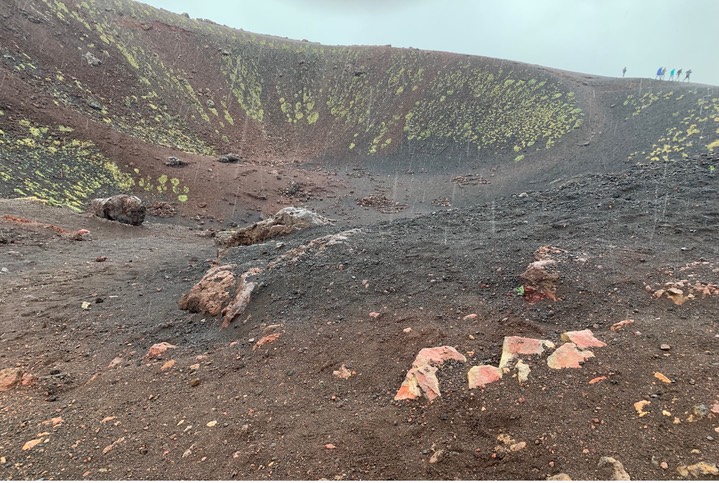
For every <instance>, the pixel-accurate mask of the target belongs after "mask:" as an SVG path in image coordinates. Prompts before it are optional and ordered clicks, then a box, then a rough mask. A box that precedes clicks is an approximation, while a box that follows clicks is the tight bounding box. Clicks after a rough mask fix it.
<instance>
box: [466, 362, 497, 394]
mask: <svg viewBox="0 0 719 483" xmlns="http://www.w3.org/2000/svg"><path fill="white" fill-rule="evenodd" d="M500 379H502V370H501V369H500V368H499V367H494V366H474V367H472V368H471V369H470V370H469V372H468V373H467V380H468V381H469V388H470V389H475V388H477V387H478V388H484V386H486V385H487V384H491V383H493V382H497V381H499V380H500Z"/></svg>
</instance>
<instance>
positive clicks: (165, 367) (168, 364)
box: [160, 359, 176, 372]
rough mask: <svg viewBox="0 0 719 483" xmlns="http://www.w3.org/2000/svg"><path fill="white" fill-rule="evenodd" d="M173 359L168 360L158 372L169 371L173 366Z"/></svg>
mask: <svg viewBox="0 0 719 483" xmlns="http://www.w3.org/2000/svg"><path fill="white" fill-rule="evenodd" d="M175 362H176V361H175V359H170V360H169V361H167V362H165V363H164V364H163V365H162V367H160V370H161V371H162V372H165V371H169V370H170V369H172V368H173V367H174V366H175Z"/></svg>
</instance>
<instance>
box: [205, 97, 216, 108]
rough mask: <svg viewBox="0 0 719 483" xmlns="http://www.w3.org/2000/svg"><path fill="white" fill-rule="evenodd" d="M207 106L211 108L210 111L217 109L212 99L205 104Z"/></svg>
mask: <svg viewBox="0 0 719 483" xmlns="http://www.w3.org/2000/svg"><path fill="white" fill-rule="evenodd" d="M205 105H206V106H207V107H209V108H210V109H213V108H214V107H215V101H213V100H212V99H207V101H206V102H205Z"/></svg>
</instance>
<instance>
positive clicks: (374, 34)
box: [142, 0, 719, 85]
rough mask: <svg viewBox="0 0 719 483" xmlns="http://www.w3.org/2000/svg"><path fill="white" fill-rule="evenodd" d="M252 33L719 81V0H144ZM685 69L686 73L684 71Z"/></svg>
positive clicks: (599, 71) (612, 72) (632, 74)
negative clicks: (689, 73)
mask: <svg viewBox="0 0 719 483" xmlns="http://www.w3.org/2000/svg"><path fill="white" fill-rule="evenodd" d="M142 3H146V4H149V5H152V6H155V7H160V8H164V9H166V10H170V11H173V12H177V13H182V12H187V13H189V14H190V16H192V17H193V18H198V17H199V18H207V19H210V20H212V21H214V22H217V23H221V24H224V25H228V26H230V27H235V28H242V29H244V30H246V31H250V32H254V33H259V34H270V35H277V36H280V37H288V38H291V39H296V40H301V39H307V40H310V41H313V42H320V43H322V44H327V45H385V44H392V46H394V47H416V48H420V49H427V50H443V51H448V52H457V53H464V54H473V55H483V56H487V57H495V58H500V59H510V60H516V61H520V62H526V63H529V64H539V65H543V66H547V67H555V68H559V69H565V70H570V71H575V72H584V73H590V74H598V75H604V76H616V77H621V71H622V67H624V66H626V67H627V76H628V77H649V78H653V77H654V75H655V73H656V71H657V68H659V67H660V66H665V67H667V77H668V75H669V71H670V70H671V69H672V68H677V69H678V68H683V69H684V71H686V70H687V69H692V76H691V80H692V81H694V82H699V83H704V84H713V85H719V0H201V1H200V0H143V2H142ZM683 77H684V76H683V75H682V78H683Z"/></svg>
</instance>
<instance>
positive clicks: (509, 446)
mask: <svg viewBox="0 0 719 483" xmlns="http://www.w3.org/2000/svg"><path fill="white" fill-rule="evenodd" d="M497 441H499V442H500V444H498V445H497V446H495V447H494V450H495V451H497V452H503V453H515V452H517V451H521V450H523V449H524V448H526V447H527V443H526V441H519V442H517V441H516V440H515V439H514V438H512V437H511V436H510V435H508V434H504V433H502V434H500V435H499V436H497Z"/></svg>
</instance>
